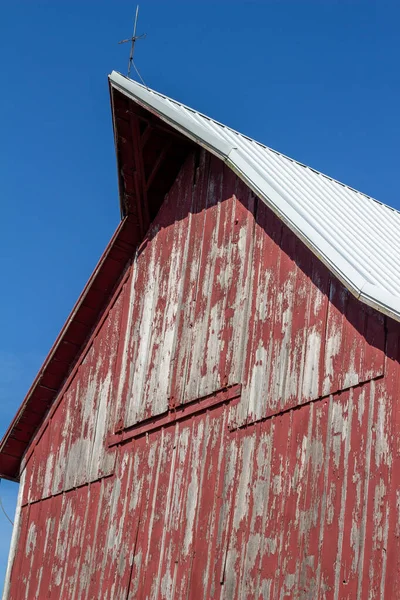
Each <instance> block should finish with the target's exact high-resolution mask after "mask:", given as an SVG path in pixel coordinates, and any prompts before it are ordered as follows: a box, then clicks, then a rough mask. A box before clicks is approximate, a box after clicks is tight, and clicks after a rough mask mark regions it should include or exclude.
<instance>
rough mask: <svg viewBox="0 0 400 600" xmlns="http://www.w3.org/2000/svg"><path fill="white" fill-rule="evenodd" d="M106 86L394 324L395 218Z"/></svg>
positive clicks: (157, 99)
mask: <svg viewBox="0 0 400 600" xmlns="http://www.w3.org/2000/svg"><path fill="white" fill-rule="evenodd" d="M109 80H110V85H111V87H112V88H113V89H115V90H118V91H119V92H121V93H122V94H124V95H125V96H127V97H128V98H130V99H131V100H132V101H134V102H135V103H137V104H138V105H140V106H142V108H145V109H146V110H148V111H150V112H151V113H153V114H155V115H156V116H157V117H159V118H160V119H161V120H162V121H164V122H166V123H168V124H169V125H170V126H171V127H173V128H174V129H176V130H177V131H179V132H180V133H182V134H183V135H185V136H186V137H187V138H189V139H190V140H192V141H194V142H196V143H197V144H199V145H200V146H202V147H203V148H205V149H206V150H208V151H210V152H211V153H213V154H214V155H216V156H218V157H219V158H220V159H221V160H223V161H224V162H225V163H226V164H227V165H228V166H229V167H230V168H231V169H232V170H233V171H234V172H235V173H236V174H237V175H238V176H239V177H240V178H241V179H242V180H243V181H244V182H245V183H246V185H248V187H249V188H250V189H252V190H253V192H254V193H255V194H256V195H257V196H258V197H259V198H261V199H262V200H263V201H264V202H265V203H266V204H267V205H268V206H269V207H270V208H271V209H272V210H273V212H274V213H275V214H276V215H277V216H278V217H279V218H280V219H281V220H282V221H284V222H285V223H286V224H287V225H288V226H289V228H290V229H291V230H292V231H293V232H294V233H295V234H296V235H297V236H298V237H299V238H300V239H301V240H303V242H304V243H305V244H306V245H307V246H308V247H309V248H310V249H311V250H312V251H313V252H314V254H315V255H316V256H317V257H318V258H319V259H320V260H321V261H322V262H323V263H324V264H325V265H326V266H327V267H328V268H329V269H330V270H331V271H332V272H333V273H334V274H335V275H336V277H338V278H339V279H340V281H342V283H343V284H344V285H345V286H346V287H347V288H348V289H349V290H350V291H351V292H352V294H354V296H356V298H359V299H360V300H361V301H362V302H365V303H366V304H369V305H370V306H372V307H374V308H376V309H377V310H379V311H380V312H383V313H385V314H387V315H389V316H391V317H393V318H395V319H397V320H400V213H399V211H397V210H396V209H393V208H391V207H389V206H387V205H386V204H383V203H382V202H380V201H379V200H376V199H375V198H372V197H371V196H368V195H367V194H364V193H362V192H359V191H358V190H355V189H354V188H351V187H349V186H347V185H346V184H344V183H341V182H339V181H337V180H335V179H333V178H331V177H329V176H328V175H325V174H324V173H321V172H319V171H317V170H315V169H313V168H312V167H309V166H307V165H304V164H303V163H300V162H298V161H296V160H294V159H292V158H290V157H288V156H286V155H284V154H282V153H280V152H278V151H276V150H273V149H271V148H269V147H268V146H265V145H264V144H261V143H260V142H257V141H256V140H253V139H251V138H249V137H248V136H246V135H243V134H241V133H239V132H237V131H235V130H233V129H231V128H230V127H228V126H226V125H223V124H222V123H219V122H218V121H215V120H214V119H211V118H210V117H208V116H206V115H203V114H202V113H199V112H197V111H196V110H194V109H193V108H190V107H187V106H185V105H184V104H181V103H179V102H178V101H177V100H173V99H171V98H168V97H167V96H165V95H163V94H160V92H156V91H153V90H150V89H149V88H147V87H145V86H143V85H141V84H139V83H137V82H135V81H132V80H131V79H128V78H127V77H125V76H123V75H120V74H119V73H116V72H115V71H113V72H112V73H111V75H110V77H109Z"/></svg>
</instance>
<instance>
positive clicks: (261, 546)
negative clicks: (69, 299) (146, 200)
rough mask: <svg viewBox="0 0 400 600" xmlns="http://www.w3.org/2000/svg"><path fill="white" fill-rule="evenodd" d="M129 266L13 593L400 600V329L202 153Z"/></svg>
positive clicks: (67, 415)
mask: <svg viewBox="0 0 400 600" xmlns="http://www.w3.org/2000/svg"><path fill="white" fill-rule="evenodd" d="M131 259H132V260H131V262H130V263H129V264H128V267H127V269H128V270H127V272H126V275H125V278H124V279H123V281H122V282H121V285H120V287H119V288H118V291H117V293H116V295H115V297H114V298H113V300H112V301H111V303H110V304H109V306H108V308H107V309H106V311H105V313H104V315H103V320H102V322H101V326H99V328H98V329H97V330H96V333H95V335H94V336H92V339H91V340H90V342H89V345H88V347H87V348H86V350H85V352H84V353H83V354H82V356H81V359H80V360H78V362H77V365H76V368H75V370H74V372H73V374H72V375H71V377H70V379H69V381H68V384H67V385H65V386H64V388H63V389H62V390H61V393H60V395H59V398H58V399H57V403H56V404H55V405H54V408H53V410H52V411H50V413H49V415H48V417H47V419H46V421H45V423H44V424H43V425H42V428H41V430H40V431H39V433H38V435H37V436H36V438H35V439H34V441H33V443H32V446H31V449H30V453H29V455H27V458H26V461H25V463H24V473H25V475H24V483H23V486H24V487H23V493H22V506H21V518H20V522H19V525H18V528H19V529H18V539H17V540H16V551H15V552H16V553H15V558H14V561H13V567H12V570H11V579H10V587H9V593H8V596H7V597H8V598H9V599H18V600H20V599H21V598H29V599H31V598H44V597H46V598H57V599H58V598H63V599H64V598H65V599H70V598H71V599H72V598H86V599H89V598H102V599H109V600H111V599H117V598H121V599H122V598H123V599H126V598H128V599H129V598H131V599H133V598H135V599H141V598H143V599H145V598H165V599H171V598H196V599H197V598H203V599H205V600H208V599H210V598H229V599H234V598H237V599H242V598H249V599H257V600H258V599H260V598H277V597H279V598H299V599H300V598H313V599H314V598H338V599H344V598H359V599H364V598H371V599H372V598H397V597H398V586H399V572H400V571H399V564H398V563H399V558H398V557H399V550H400V549H399V548H398V544H399V541H398V540H399V530H400V524H399V523H400V517H399V514H400V511H399V506H400V502H399V495H398V491H397V490H398V487H399V482H398V481H397V479H398V475H397V473H398V472H399V468H398V463H397V460H398V459H399V457H400V446H399V443H398V434H397V430H398V422H399V411H398V408H397V406H398V384H399V380H398V378H399V372H400V368H399V344H398V342H399V333H400V330H399V325H398V324H397V323H395V322H393V321H391V320H390V319H385V318H384V317H382V315H380V314H379V313H377V312H375V311H373V310H372V309H369V308H367V307H365V306H364V305H362V304H361V303H360V302H358V301H357V300H356V299H355V298H353V297H352V296H351V295H350V294H349V293H348V291H346V290H345V288H344V287H343V286H342V285H341V284H340V283H339V282H338V281H337V280H336V279H335V278H334V277H333V276H332V275H331V274H330V273H329V271H328V270H327V269H326V268H325V267H324V266H323V265H322V263H320V262H319V261H318V259H317V258H316V257H314V256H313V255H312V254H311V252H310V251H309V250H308V249H307V248H306V247H305V246H304V245H303V243H302V242H300V241H299V240H298V239H297V238H296V237H295V236H294V235H293V234H292V233H290V232H289V230H288V229H287V228H286V226H285V225H284V224H283V223H281V222H280V221H279V220H278V219H277V218H276V217H275V216H274V215H273V214H272V213H271V211H270V210H269V209H268V208H267V207H266V206H265V205H264V204H263V203H262V202H260V201H258V199H257V198H256V197H255V196H254V194H253V193H251V192H250V191H249V190H248V189H247V188H246V187H245V186H244V185H243V184H242V183H241V182H240V181H239V180H238V179H237V178H236V176H235V175H234V174H233V173H232V172H230V171H229V170H228V169H227V168H226V167H225V166H224V165H223V164H222V163H221V162H220V161H219V160H218V159H216V158H214V157H210V156H209V155H208V154H207V153H206V152H204V151H202V152H201V153H200V160H199V161H196V159H195V156H194V155H190V156H189V157H188V158H187V160H186V162H185V164H184V166H183V167H182V169H181V171H180V173H179V175H178V177H177V179H176V181H175V183H174V184H173V186H172V188H171V190H170V192H169V193H168V195H167V196H166V198H165V201H164V204H163V205H162V207H161V209H160V211H159V212H158V214H157V216H156V217H155V219H154V220H153V222H152V224H151V226H150V229H149V231H148V232H147V236H146V241H145V243H144V244H142V245H141V246H140V247H139V249H138V250H136V252H135V254H134V255H133V256H132V257H131ZM238 384H241V387H239V386H238Z"/></svg>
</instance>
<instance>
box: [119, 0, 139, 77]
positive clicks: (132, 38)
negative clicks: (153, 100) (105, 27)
mask: <svg viewBox="0 0 400 600" xmlns="http://www.w3.org/2000/svg"><path fill="white" fill-rule="evenodd" d="M138 18H139V4H138V5H137V6H136V14H135V21H134V24H133V34H132V37H130V38H127V39H126V40H121V41H120V42H118V44H125V43H126V42H131V50H130V53H129V61H128V77H130V74H131V68H132V65H133V68H134V69H135V71H136V72H137V73H138V70H137V68H136V66H135V63H134V62H133V53H134V51H135V42H136V40H141V39H143V38H145V37H146V34H145V33H142V35H136V29H137V22H138ZM139 76H140V74H139Z"/></svg>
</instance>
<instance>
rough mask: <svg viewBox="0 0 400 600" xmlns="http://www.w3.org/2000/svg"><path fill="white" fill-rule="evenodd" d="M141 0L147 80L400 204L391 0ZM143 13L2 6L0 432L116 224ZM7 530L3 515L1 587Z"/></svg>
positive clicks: (394, 7) (398, 13)
mask: <svg viewBox="0 0 400 600" xmlns="http://www.w3.org/2000/svg"><path fill="white" fill-rule="evenodd" d="M140 4H141V7H140V20H139V30H138V33H142V32H146V33H147V38H146V39H145V40H143V41H140V42H139V43H138V45H137V50H136V62H137V64H138V66H139V69H140V71H141V74H142V76H143V78H144V79H145V81H146V84H147V85H148V86H150V87H153V88H155V89H157V90H159V91H161V92H163V93H165V94H167V95H170V96H172V97H175V98H176V99H178V100H180V101H182V102H184V103H186V104H189V105H190V106H193V107H194V108H197V109H198V110H200V111H202V112H205V113H206V114H209V115H210V116H212V117H214V118H216V119H218V120H220V121H222V122H223V123H226V124H227V125H230V126H232V127H234V128H235V129H238V130H239V131H242V132H244V133H246V134H248V135H250V136H252V137H255V138H256V139H258V140H260V141H262V142H264V143H266V144H268V145H269V146H271V147H273V148H276V149H277V150H280V151H282V152H284V153H285V154H288V155H289V156H292V157H294V158H296V159H298V160H300V161H302V162H304V163H306V164H309V165H311V166H313V167H314V168H316V169H319V170H321V171H323V172H325V173H327V174H329V175H331V176H333V177H335V178H337V179H339V180H341V181H343V182H345V183H348V184H349V185H351V186H353V187H356V188H358V189H360V190H361V191H364V192H366V193H368V194H370V195H372V196H375V197H376V198H378V199H379V200H381V201H383V202H385V203H387V204H390V205H392V206H395V207H397V208H400V198H399V185H398V172H399V166H398V162H399V149H398V148H399V139H400V111H399V107H400V70H399V59H400V41H399V35H398V30H399V22H400V7H399V6H398V3H397V2H395V1H393V2H384V1H381V0H380V1H379V2H378V0H377V1H376V2H372V1H371V0H359V1H353V2H350V1H348V2H345V1H341V2H339V1H337V2H333V1H328V0H318V2H317V1H314V2H307V0H297V1H296V2H288V1H284V0H282V1H281V2H269V1H264V2H235V1H232V0H231V1H230V2H224V1H220V2H218V1H214V2H193V1H192V0H190V1H187V2H175V1H173V0H169V1H168V2H167V1H165V2H151V1H148V0H142V1H141V3H140ZM134 9H135V5H134V2H124V1H116V2H110V1H109V0H108V1H105V0H97V1H90V2H89V1H84V0H81V1H80V2H78V1H77V0H75V1H74V0H69V2H65V1H61V0H57V1H56V2H55V1H53V2H50V1H48V2H38V1H35V2H33V1H29V2H28V1H25V2H19V1H18V0H14V1H13V2H3V3H2V6H1V11H0V61H1V71H0V72H1V78H2V82H3V83H2V93H1V95H0V134H1V135H0V183H1V219H0V267H1V275H2V286H1V295H0V332H1V333H0V430H1V431H0V434H3V432H4V431H5V429H6V427H7V426H8V424H9V422H10V420H11V418H12V417H13V415H14V413H15V411H16V409H17V407H18V406H19V404H20V403H21V401H22V399H23V397H24V395H25V392H26V391H27V389H28V387H29V385H30V383H31V382H32V379H33V378H34V376H35V374H36V372H37V370H38V369H39V367H40V365H41V363H42V361H43V359H44V358H45V356H46V354H47V351H48V350H49V348H50V346H51V345H52V343H53V341H54V339H55V337H56V335H57V333H58V332H59V330H60V328H61V327H62V325H63V323H64V321H65V319H66V317H67V315H68V313H69V311H70V309H71V307H72V306H73V304H74V302H75V300H76V298H77V296H78V295H79V293H80V291H81V289H82V287H83V286H84V284H85V282H86V280H87V279H88V277H89V275H90V273H91V270H92V268H93V267H94V265H95V263H96V261H97V259H98V258H99V256H100V254H101V252H102V250H103V249H104V247H105V245H106V244H107V242H108V239H109V238H110V236H111V234H112V232H113V230H114V229H115V227H116V225H117V223H118V220H119V209H118V196H117V178H116V169H115V157H114V148H113V138H112V127H111V117H110V107H109V95H108V85H107V74H108V73H109V72H110V71H111V70H112V69H116V70H120V71H122V72H124V73H125V72H126V63H127V57H128V53H129V49H128V47H127V46H126V45H125V46H119V45H118V44H117V42H118V41H119V40H120V39H122V38H125V37H129V35H131V30H132V17H133V13H134ZM0 493H1V496H2V499H3V503H4V505H5V507H6V509H7V510H8V511H9V513H10V514H11V515H13V513H14V509H15V499H16V493H17V486H16V485H15V484H11V483H8V482H2V484H1V486H0ZM10 534H11V527H10V525H9V523H8V522H7V520H6V519H5V517H4V516H3V515H2V514H1V513H0V589H1V585H2V583H1V582H2V581H3V578H4V571H5V564H6V560H7V553H8V545H9V538H10Z"/></svg>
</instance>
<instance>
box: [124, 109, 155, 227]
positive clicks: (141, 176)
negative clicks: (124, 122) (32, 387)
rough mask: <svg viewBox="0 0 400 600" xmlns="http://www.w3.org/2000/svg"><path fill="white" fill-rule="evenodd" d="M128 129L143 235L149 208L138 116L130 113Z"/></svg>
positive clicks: (148, 218)
mask: <svg viewBox="0 0 400 600" xmlns="http://www.w3.org/2000/svg"><path fill="white" fill-rule="evenodd" d="M129 122H130V129H131V135H132V148H133V157H134V162H135V166H134V169H135V170H134V173H133V174H134V181H135V196H136V198H135V200H136V206H137V213H138V218H139V224H140V229H141V235H142V237H144V235H145V233H146V231H147V230H148V228H149V225H150V217H149V209H148V204H147V188H146V178H145V172H144V164H143V154H142V143H141V134H140V126H139V120H138V117H136V116H135V115H134V114H132V113H130V115H129Z"/></svg>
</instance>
